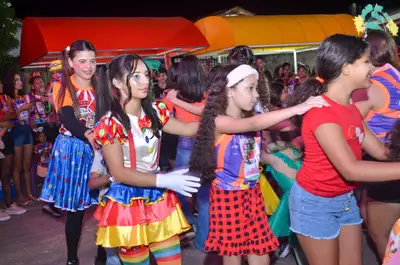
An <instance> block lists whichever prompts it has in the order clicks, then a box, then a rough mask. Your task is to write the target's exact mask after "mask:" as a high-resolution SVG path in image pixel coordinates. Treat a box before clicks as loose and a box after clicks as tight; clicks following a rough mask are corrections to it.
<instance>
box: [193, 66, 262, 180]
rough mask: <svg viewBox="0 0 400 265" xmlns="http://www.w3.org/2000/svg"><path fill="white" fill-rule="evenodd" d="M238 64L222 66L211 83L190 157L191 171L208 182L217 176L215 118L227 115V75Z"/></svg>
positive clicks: (245, 114) (248, 113)
mask: <svg viewBox="0 0 400 265" xmlns="http://www.w3.org/2000/svg"><path fill="white" fill-rule="evenodd" d="M238 66H239V65H226V66H224V67H222V68H221V70H219V72H218V73H217V74H216V76H215V77H214V79H213V81H212V83H211V85H210V90H209V94H208V98H207V101H206V104H205V106H204V110H203V115H202V117H201V120H200V127H199V129H198V131H197V136H196V140H195V142H194V146H193V151H192V154H191V157H190V162H189V168H190V171H194V172H197V173H199V175H200V177H201V178H202V180H205V181H208V182H211V181H212V180H213V179H214V178H215V168H216V166H217V157H216V153H215V119H216V118H217V116H218V115H226V108H227V107H228V100H227V95H226V86H227V84H228V80H227V76H228V74H229V73H230V72H231V71H232V70H234V69H235V68H236V67H238ZM240 82H241V81H240ZM240 82H239V83H240ZM236 85H237V84H236ZM236 85H234V86H233V87H235V86H236ZM243 114H244V115H243V116H244V117H251V116H252V115H254V112H253V111H246V112H243Z"/></svg>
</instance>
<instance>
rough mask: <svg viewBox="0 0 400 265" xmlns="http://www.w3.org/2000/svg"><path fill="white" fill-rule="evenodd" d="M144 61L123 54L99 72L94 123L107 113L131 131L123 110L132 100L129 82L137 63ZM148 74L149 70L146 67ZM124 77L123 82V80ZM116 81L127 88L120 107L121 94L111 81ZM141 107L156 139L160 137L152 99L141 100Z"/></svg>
mask: <svg viewBox="0 0 400 265" xmlns="http://www.w3.org/2000/svg"><path fill="white" fill-rule="evenodd" d="M139 61H142V62H143V64H144V65H146V63H145V62H144V60H143V59H142V58H141V57H140V56H138V55H136V54H124V55H119V56H116V57H114V58H113V59H112V60H111V62H110V63H109V64H108V65H107V66H104V67H101V68H100V70H99V74H98V77H99V83H98V86H97V89H96V121H99V120H100V119H101V118H102V117H103V116H105V115H106V114H107V113H109V112H111V116H112V117H115V118H116V119H118V120H119V121H120V122H121V123H122V125H123V126H124V128H125V129H126V130H130V129H131V123H130V120H129V117H128V115H127V114H126V112H125V110H124V108H125V106H126V104H128V103H129V101H130V100H131V99H132V91H131V90H132V89H131V86H130V84H129V80H130V79H131V78H132V76H133V75H134V73H135V71H136V68H137V65H138V62H139ZM146 68H147V70H148V72H149V73H150V70H149V68H148V67H147V65H146ZM124 76H126V78H125V80H124V79H123V78H124ZM113 79H116V80H118V81H121V83H124V84H125V85H126V87H127V88H128V98H127V99H126V100H125V102H123V105H122V106H121V103H120V98H121V93H120V91H119V89H113V86H112V80H113ZM141 106H142V109H143V111H144V113H145V114H146V116H147V117H149V118H150V120H151V130H152V131H153V134H154V135H155V136H156V137H160V131H161V129H162V124H161V121H160V119H159V118H158V115H157V112H156V110H155V109H154V108H153V103H152V98H151V97H150V96H147V97H146V98H144V99H142V100H141Z"/></svg>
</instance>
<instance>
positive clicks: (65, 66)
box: [56, 49, 80, 119]
mask: <svg viewBox="0 0 400 265" xmlns="http://www.w3.org/2000/svg"><path fill="white" fill-rule="evenodd" d="M68 58H69V50H68V49H64V50H63V51H62V52H61V62H62V79H61V88H60V91H59V93H58V101H57V103H56V104H57V107H58V109H59V110H60V111H61V108H62V105H63V102H64V99H65V93H66V92H67V91H68V92H69V94H70V96H71V99H72V107H73V109H74V112H75V116H76V117H77V118H78V119H79V115H80V114H79V106H78V98H77V97H76V91H75V90H74V89H73V87H72V84H71V75H72V70H71V67H70V66H69V63H68Z"/></svg>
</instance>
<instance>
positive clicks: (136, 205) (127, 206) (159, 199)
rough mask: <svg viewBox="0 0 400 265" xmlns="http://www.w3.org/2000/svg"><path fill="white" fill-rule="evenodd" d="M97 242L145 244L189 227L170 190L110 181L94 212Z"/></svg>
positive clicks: (117, 244)
mask: <svg viewBox="0 0 400 265" xmlns="http://www.w3.org/2000/svg"><path fill="white" fill-rule="evenodd" d="M95 218H96V219H97V220H98V221H99V224H98V227H99V228H98V231H97V240H96V244H97V245H101V246H103V247H105V248H115V247H136V246H147V245H149V244H150V243H153V242H162V241H164V240H167V239H169V238H171V237H172V236H174V235H177V234H180V233H183V232H185V231H187V230H189V229H190V225H189V224H188V222H187V220H186V218H185V216H184V214H183V212H182V209H181V205H180V203H179V200H178V198H177V196H176V195H175V193H174V192H173V191H170V190H165V189H157V188H141V187H133V186H127V185H124V184H120V183H112V184H111V186H110V188H109V189H108V191H107V192H106V193H105V195H104V196H103V198H102V201H101V203H100V205H99V207H98V208H97V210H96V212H95Z"/></svg>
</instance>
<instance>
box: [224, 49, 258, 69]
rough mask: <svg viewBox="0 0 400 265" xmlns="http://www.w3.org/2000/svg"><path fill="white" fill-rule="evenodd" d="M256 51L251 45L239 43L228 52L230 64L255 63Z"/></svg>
mask: <svg viewBox="0 0 400 265" xmlns="http://www.w3.org/2000/svg"><path fill="white" fill-rule="evenodd" d="M254 63H255V57H254V53H253V51H252V50H251V48H250V47H249V46H246V45H239V46H236V47H235V48H233V49H232V50H230V52H229V54H228V64H248V65H254Z"/></svg>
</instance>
